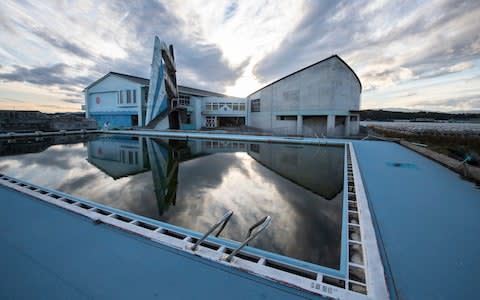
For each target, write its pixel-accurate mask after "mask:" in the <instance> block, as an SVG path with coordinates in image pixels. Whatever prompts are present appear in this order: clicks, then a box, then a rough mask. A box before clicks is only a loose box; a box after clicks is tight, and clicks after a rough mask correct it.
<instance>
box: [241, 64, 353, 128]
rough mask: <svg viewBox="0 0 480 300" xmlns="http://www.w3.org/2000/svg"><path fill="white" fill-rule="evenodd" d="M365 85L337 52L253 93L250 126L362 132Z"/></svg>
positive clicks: (249, 101) (249, 104)
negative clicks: (360, 112)
mask: <svg viewBox="0 0 480 300" xmlns="http://www.w3.org/2000/svg"><path fill="white" fill-rule="evenodd" d="M361 90H362V85H361V83H360V80H359V79H358V77H357V75H356V74H355V72H353V70H352V69H351V68H350V67H349V66H348V65H347V64H346V63H345V62H344V61H343V60H342V59H341V58H340V57H339V56H337V55H333V56H331V57H329V58H327V59H324V60H322V61H320V62H317V63H315V64H313V65H311V66H308V67H306V68H304V69H301V70H299V71H297V72H294V73H292V74H290V75H287V76H285V77H283V78H281V79H279V80H277V81H275V82H273V83H271V84H269V85H267V86H265V87H264V88H262V89H260V90H258V91H256V92H254V93H252V94H251V95H249V96H248V97H247V100H248V123H247V125H248V126H250V127H254V128H259V129H262V130H267V131H272V132H276V133H283V134H292V135H303V136H318V137H321V136H349V135H355V134H358V131H359V125H360V124H359V113H358V110H359V109H360V94H361Z"/></svg>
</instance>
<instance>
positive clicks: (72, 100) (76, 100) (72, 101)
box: [62, 98, 85, 104]
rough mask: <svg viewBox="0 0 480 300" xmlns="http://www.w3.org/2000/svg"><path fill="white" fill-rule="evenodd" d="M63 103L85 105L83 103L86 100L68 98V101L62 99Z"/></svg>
mask: <svg viewBox="0 0 480 300" xmlns="http://www.w3.org/2000/svg"><path fill="white" fill-rule="evenodd" d="M62 101H63V102H67V103H73V104H83V103H85V100H84V99H82V98H77V99H70V98H67V99H62Z"/></svg>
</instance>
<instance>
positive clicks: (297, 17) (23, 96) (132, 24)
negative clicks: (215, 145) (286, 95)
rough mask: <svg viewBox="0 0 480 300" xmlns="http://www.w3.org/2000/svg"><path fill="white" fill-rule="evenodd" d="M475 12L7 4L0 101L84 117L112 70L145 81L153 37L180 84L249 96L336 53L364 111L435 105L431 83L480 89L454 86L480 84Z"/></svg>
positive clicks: (262, 2)
mask: <svg viewBox="0 0 480 300" xmlns="http://www.w3.org/2000/svg"><path fill="white" fill-rule="evenodd" d="M479 17H480V2H478V1H454V0H452V1H450V0H441V1H435V2H420V3H419V2H418V1H413V0H412V1H380V0H379V1H367V0H360V1H355V2H352V1H346V0H341V1H315V0H285V1H267V0H245V1H233V0H218V1H215V2H213V1H212V2H205V1H201V0H172V1H168V2H166V1H138V0H135V1H128V0H121V1H112V2H98V1H93V0H85V1H82V3H69V2H63V1H55V2H45V3H44V2H37V1H28V0H27V1H21V2H19V1H10V0H5V1H2V2H1V3H0V28H1V30H0V66H1V67H0V80H1V81H2V82H3V83H4V85H2V87H0V97H1V98H2V99H3V100H2V101H1V102H2V103H4V104H5V105H4V106H5V107H7V106H10V107H11V106H13V104H14V101H11V102H8V101H6V100H5V99H14V100H22V101H26V102H25V103H30V105H31V106H32V107H36V106H37V107H38V108H39V109H41V110H49V109H51V108H52V107H58V109H60V110H78V109H79V105H78V104H79V103H81V102H79V101H81V99H82V94H81V91H82V89H83V88H84V87H85V86H86V85H87V84H88V83H90V82H92V81H94V80H95V79H97V78H99V77H100V76H102V75H104V74H105V73H107V72H109V71H117V72H122V73H128V74H132V75H137V76H141V77H146V78H149V76H150V63H151V56H152V48H153V39H154V36H155V35H158V36H159V37H160V38H161V39H163V40H165V41H166V42H167V43H172V44H173V45H174V47H175V57H176V62H177V67H178V68H177V69H178V72H177V78H178V81H179V83H180V84H182V85H188V86H192V87H197V88H204V89H208V90H213V91H218V92H224V93H229V94H232V95H234V96H246V95H248V94H249V93H251V92H253V91H254V90H256V89H258V88H260V87H261V86H263V85H265V84H267V83H268V82H271V81H273V80H275V79H277V78H279V77H282V76H284V75H287V74H289V73H291V72H294V71H296V70H298V69H299V68H302V67H304V66H307V65H309V64H312V63H314V62H316V61H319V60H321V59H324V58H326V57H328V56H330V55H332V54H339V55H340V56H342V58H344V59H345V60H346V62H347V63H349V64H350V65H351V66H352V68H353V69H354V70H355V71H356V73H357V74H358V75H359V77H360V79H361V81H362V84H363V87H364V93H363V98H362V99H363V100H362V107H363V108H376V107H392V106H395V107H406V106H408V105H410V104H411V103H426V102H425V101H427V100H428V99H430V100H431V99H434V100H432V101H433V103H435V101H437V99H438V101H440V99H441V97H440V95H437V94H436V92H435V90H433V89H432V88H431V87H432V86H435V87H437V88H439V89H441V90H442V92H448V90H447V88H448V89H449V90H453V89H455V91H456V93H453V92H451V91H450V92H448V93H449V94H448V95H445V94H444V95H443V97H450V96H451V97H450V99H456V97H458V98H459V99H460V98H461V97H465V96H468V95H471V94H472V93H473V92H476V93H477V92H478V93H480V88H478V87H477V88H473V87H472V86H470V87H469V86H468V85H467V84H463V83H462V84H460V85H459V80H466V79H467V78H470V79H472V82H475V83H477V82H478V79H475V78H476V77H477V76H478V74H479V73H480V25H478V24H479V22H478V19H479ZM460 77H461V78H460ZM19 88H20V89H19ZM15 89H19V90H15ZM419 89H421V90H419ZM472 89H474V90H475V91H472ZM39 91H43V92H41V94H42V95H43V98H41V97H35V96H34V94H35V93H38V92H39ZM427 91H428V93H427ZM467 91H468V93H467ZM67 93H70V94H69V95H67ZM72 93H73V94H74V95H72ZM408 93H412V95H409V96H403V97H399V95H407V94H408ZM427 94H428V95H427ZM453 94H457V95H456V96H455V95H453ZM40 98H41V99H46V98H48V99H49V100H48V102H49V104H48V105H50V106H46V103H44V102H41V101H43V100H38V99H40ZM34 99H37V100H34ZM402 101H403V102H402ZM2 105H3V104H2ZM472 105H475V104H472ZM429 107H432V109H435V107H434V106H429ZM442 107H446V106H442ZM25 108H27V107H25Z"/></svg>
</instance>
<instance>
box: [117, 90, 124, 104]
mask: <svg viewBox="0 0 480 300" xmlns="http://www.w3.org/2000/svg"><path fill="white" fill-rule="evenodd" d="M118 104H123V91H119V92H118Z"/></svg>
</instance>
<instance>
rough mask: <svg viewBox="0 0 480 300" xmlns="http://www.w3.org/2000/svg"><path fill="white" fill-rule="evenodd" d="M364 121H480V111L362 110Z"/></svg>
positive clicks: (361, 114) (361, 116)
mask: <svg viewBox="0 0 480 300" xmlns="http://www.w3.org/2000/svg"><path fill="white" fill-rule="evenodd" d="M360 120H362V121H393V120H405V121H411V120H417V121H448V120H451V121H464V122H466V121H480V113H443V112H431V111H418V112H401V111H388V110H382V109H380V110H373V109H367V110H361V111H360Z"/></svg>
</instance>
